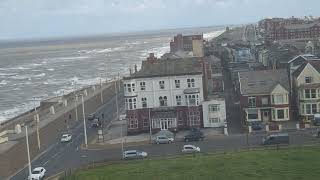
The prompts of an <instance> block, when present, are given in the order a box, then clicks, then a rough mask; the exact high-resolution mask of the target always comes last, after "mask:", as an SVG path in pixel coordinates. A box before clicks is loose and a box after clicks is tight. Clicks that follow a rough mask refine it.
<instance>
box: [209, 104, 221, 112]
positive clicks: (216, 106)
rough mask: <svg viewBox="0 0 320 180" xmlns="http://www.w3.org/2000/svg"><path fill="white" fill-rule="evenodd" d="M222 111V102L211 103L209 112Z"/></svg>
mask: <svg viewBox="0 0 320 180" xmlns="http://www.w3.org/2000/svg"><path fill="white" fill-rule="evenodd" d="M218 111H220V104H210V105H209V112H218Z"/></svg>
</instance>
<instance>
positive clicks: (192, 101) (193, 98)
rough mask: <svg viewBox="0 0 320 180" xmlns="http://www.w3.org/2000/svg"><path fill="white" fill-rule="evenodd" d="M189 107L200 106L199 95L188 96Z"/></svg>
mask: <svg viewBox="0 0 320 180" xmlns="http://www.w3.org/2000/svg"><path fill="white" fill-rule="evenodd" d="M186 99H187V101H188V106H197V105H198V104H199V95H188V96H186Z"/></svg>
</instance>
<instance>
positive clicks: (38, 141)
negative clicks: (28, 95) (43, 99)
mask: <svg viewBox="0 0 320 180" xmlns="http://www.w3.org/2000/svg"><path fill="white" fill-rule="evenodd" d="M33 104H34V112H35V113H36V114H35V115H34V119H35V121H36V131H37V143H38V149H39V150H40V148H41V143H40V134H39V121H40V118H39V114H38V111H37V106H36V98H35V97H33Z"/></svg>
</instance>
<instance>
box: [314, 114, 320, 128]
mask: <svg viewBox="0 0 320 180" xmlns="http://www.w3.org/2000/svg"><path fill="white" fill-rule="evenodd" d="M313 124H314V125H315V126H320V114H318V113H317V114H314V116H313Z"/></svg>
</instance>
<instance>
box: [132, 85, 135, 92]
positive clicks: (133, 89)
mask: <svg viewBox="0 0 320 180" xmlns="http://www.w3.org/2000/svg"><path fill="white" fill-rule="evenodd" d="M131 87H132V92H134V91H135V84H131Z"/></svg>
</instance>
